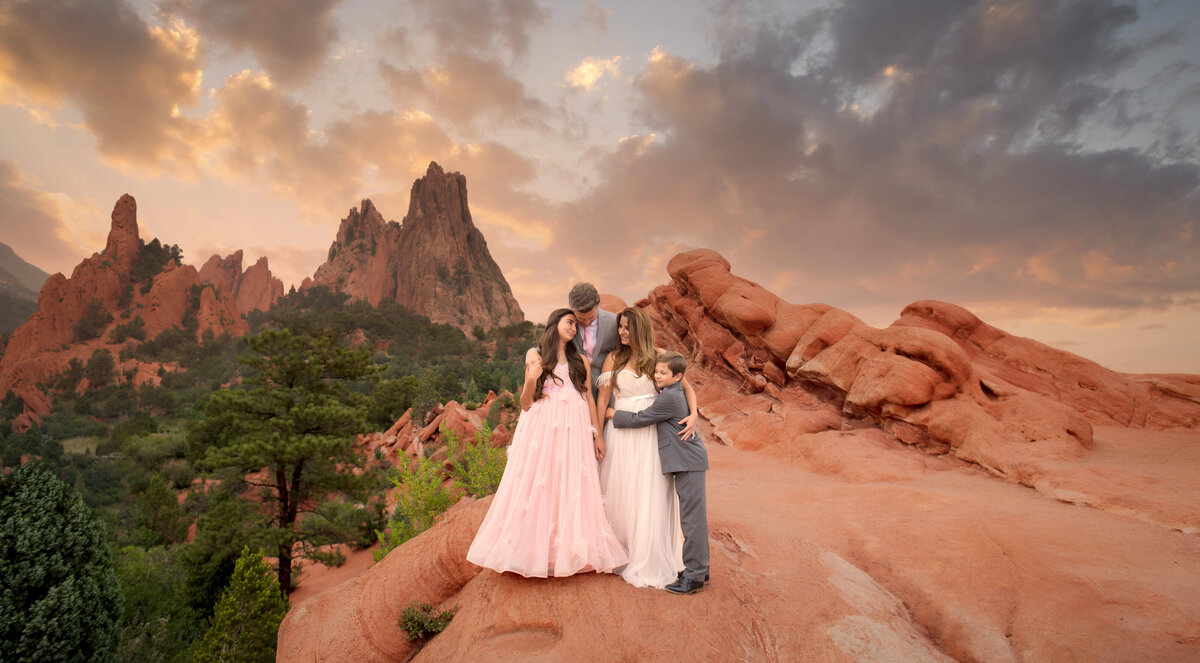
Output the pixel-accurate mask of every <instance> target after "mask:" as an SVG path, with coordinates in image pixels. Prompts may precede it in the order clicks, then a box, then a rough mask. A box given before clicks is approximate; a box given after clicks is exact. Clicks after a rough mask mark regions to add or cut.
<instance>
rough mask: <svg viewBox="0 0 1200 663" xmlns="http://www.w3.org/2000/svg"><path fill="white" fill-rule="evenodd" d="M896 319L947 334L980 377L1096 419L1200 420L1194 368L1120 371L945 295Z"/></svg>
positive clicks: (1165, 423) (1139, 423) (1147, 423)
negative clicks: (1006, 326) (1002, 325)
mask: <svg viewBox="0 0 1200 663" xmlns="http://www.w3.org/2000/svg"><path fill="white" fill-rule="evenodd" d="M900 316H901V317H900V319H899V320H897V321H896V322H895V326H911V327H918V328H924V329H931V330H934V331H936V332H938V333H941V334H944V335H945V336H948V337H949V338H950V339H951V340H953V341H954V342H955V343H957V344H958V346H959V347H961V348H962V349H963V351H964V352H965V353H966V354H967V356H968V357H969V358H970V360H971V362H972V363H973V364H974V366H975V369H976V371H977V372H978V373H979V375H980V379H981V380H983V381H984V384H987V383H988V381H995V380H999V381H1003V382H1005V383H1008V384H1010V385H1013V386H1016V387H1019V388H1021V389H1025V390H1028V391H1032V392H1034V393H1038V394H1042V395H1044V396H1049V397H1051V398H1054V399H1057V400H1059V401H1061V402H1063V403H1064V404H1066V405H1069V406H1071V407H1072V408H1074V409H1076V410H1078V411H1079V412H1081V413H1083V414H1084V415H1085V416H1087V418H1088V419H1089V420H1091V421H1092V422H1093V423H1097V424H1108V425H1120V426H1136V427H1148V428H1170V427H1176V426H1196V425H1198V424H1200V407H1197V404H1198V403H1200V379H1198V378H1197V376H1194V375H1191V376H1189V375H1123V374H1121V373H1117V372H1116V371H1111V370H1109V369H1107V368H1104V367H1103V366H1101V365H1099V364H1097V363H1095V362H1092V361H1089V360H1087V359H1084V358H1083V357H1080V356H1078V355H1074V354H1071V353H1070V352H1064V351H1062V350H1058V349H1056V348H1052V347H1050V346H1048V345H1044V344H1042V343H1038V342H1037V341H1034V340H1031V339H1027V338H1021V337H1019V336H1013V335H1011V334H1008V333H1007V332H1004V331H1002V330H1000V329H996V328H995V327H993V326H991V325H989V324H987V323H986V322H983V321H981V320H980V319H979V318H977V317H975V316H974V315H972V314H971V312H970V311H967V310H966V309H964V308H962V307H960V306H955V305H954V304H947V303H945V302H935V301H921V302H915V303H912V304H909V305H908V306H906V307H905V308H904V311H903V312H901V314H900Z"/></svg>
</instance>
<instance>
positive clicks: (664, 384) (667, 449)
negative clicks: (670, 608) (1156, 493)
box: [607, 352, 708, 594]
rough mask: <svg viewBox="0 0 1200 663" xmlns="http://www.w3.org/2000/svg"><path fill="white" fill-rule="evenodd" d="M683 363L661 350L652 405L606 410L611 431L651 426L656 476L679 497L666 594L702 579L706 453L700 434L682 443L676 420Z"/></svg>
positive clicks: (681, 413) (682, 404) (682, 407)
mask: <svg viewBox="0 0 1200 663" xmlns="http://www.w3.org/2000/svg"><path fill="white" fill-rule="evenodd" d="M686 369H687V360H685V359H684V358H683V355H681V354H679V353H678V352H664V353H663V354H661V355H659V356H658V363H657V364H656V365H655V366H654V384H656V385H657V386H658V388H659V389H661V390H662V391H660V392H659V393H658V396H657V397H656V398H655V399H654V402H653V403H651V404H650V406H649V407H647V408H646V409H644V410H642V411H641V412H627V411H625V410H617V411H614V410H612V409H611V408H610V409H609V410H608V413H607V414H608V416H609V417H611V418H612V420H613V425H614V426H616V427H617V428H641V427H643V426H649V425H651V424H654V425H656V426H657V430H658V457H659V461H660V462H661V464H662V473H663V474H667V475H671V476H672V477H673V480H674V484H675V494H676V495H678V496H679V524H680V526H681V527H682V528H683V566H684V570H683V572H682V573H680V574H679V578H678V579H677V580H676V581H675V582H674V583H672V584H670V585H667V587H666V589H667V591H668V592H673V593H675V594H691V593H692V592H694V591H696V590H697V589H700V588H701V587H703V586H704V583H705V582H707V581H708V509H707V506H706V504H705V493H704V473H705V472H707V471H708V452H707V451H705V449H704V443H703V442H701V441H700V435H698V434H693V435H692V436H691V439H688V440H683V439H680V437H679V431H681V430H683V426H682V425H681V424H680V423H679V420H680V419H682V418H684V417H686V416H687V414H688V404H687V397H686V396H684V393H683V386H682V385H680V384H679V383H680V381H681V380H683V372H684V371H685V370H686Z"/></svg>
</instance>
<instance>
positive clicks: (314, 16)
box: [159, 0, 342, 85]
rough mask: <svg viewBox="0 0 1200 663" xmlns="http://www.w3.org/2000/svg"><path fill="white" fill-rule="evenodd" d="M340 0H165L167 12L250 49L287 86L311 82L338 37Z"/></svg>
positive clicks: (210, 36) (211, 35) (217, 38)
mask: <svg viewBox="0 0 1200 663" xmlns="http://www.w3.org/2000/svg"><path fill="white" fill-rule="evenodd" d="M341 2H342V0H253V1H252V2H245V1H243V0H166V1H165V2H163V3H162V4H161V5H160V6H159V8H160V11H162V12H163V13H164V14H166V15H178V16H182V17H184V18H185V19H186V20H187V21H188V23H190V24H193V25H195V26H196V27H197V28H198V29H199V30H200V32H201V33H202V34H203V35H204V36H205V37H207V38H208V39H211V40H213V41H216V42H221V43H225V44H228V45H229V46H231V47H232V48H234V49H236V50H244V51H249V52H250V53H252V54H253V55H254V57H255V58H256V59H257V60H258V61H259V63H260V64H261V65H262V66H263V68H264V69H265V70H266V71H267V72H269V73H270V74H271V78H272V79H275V80H277V81H279V82H281V83H283V84H285V85H295V84H297V83H302V82H304V81H306V80H308V79H309V78H310V77H311V76H312V75H313V74H314V73H316V71H317V70H318V69H319V68H320V66H321V64H322V63H323V62H324V61H325V58H326V57H327V56H328V55H329V52H330V50H331V49H332V48H333V46H334V45H335V44H336V43H337V41H338V30H337V20H336V16H335V10H336V9H337V6H338V5H339V4H341Z"/></svg>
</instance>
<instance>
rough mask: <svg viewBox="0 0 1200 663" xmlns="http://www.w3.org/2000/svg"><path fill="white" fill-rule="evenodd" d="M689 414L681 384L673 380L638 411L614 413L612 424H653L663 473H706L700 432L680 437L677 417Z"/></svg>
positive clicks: (626, 426) (634, 425) (623, 426)
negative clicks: (652, 400)
mask: <svg viewBox="0 0 1200 663" xmlns="http://www.w3.org/2000/svg"><path fill="white" fill-rule="evenodd" d="M689 414H691V411H690V410H688V404H687V396H685V395H684V393H683V386H682V385H681V384H680V383H678V382H676V383H675V384H673V385H670V386H668V387H667V388H666V389H663V390H662V391H661V392H659V394H658V397H657V398H655V399H654V402H653V403H651V404H650V407H648V408H646V409H645V410H642V411H641V412H627V411H625V410H618V411H617V413H616V415H614V416H613V426H616V427H617V428H641V427H643V426H649V425H650V424H656V425H657V429H658V458H659V461H660V462H661V463H662V473H663V474H670V473H672V472H707V471H708V452H707V451H705V450H704V443H703V442H701V441H700V435H699V434H697V435H694V436H693V437H692V439H690V440H681V439H679V431H681V430H683V426H681V425H680V424H679V420H680V419H683V418H684V417H686V416H688V415H689Z"/></svg>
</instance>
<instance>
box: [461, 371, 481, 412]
mask: <svg viewBox="0 0 1200 663" xmlns="http://www.w3.org/2000/svg"><path fill="white" fill-rule="evenodd" d="M482 400H483V392H482V391H480V389H479V384H478V383H476V382H475V378H473V377H472V378H470V379H469V380H467V388H466V391H464V392H463V403H474V404H476V405H478V404H479V403H480V402H481V401H482Z"/></svg>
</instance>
